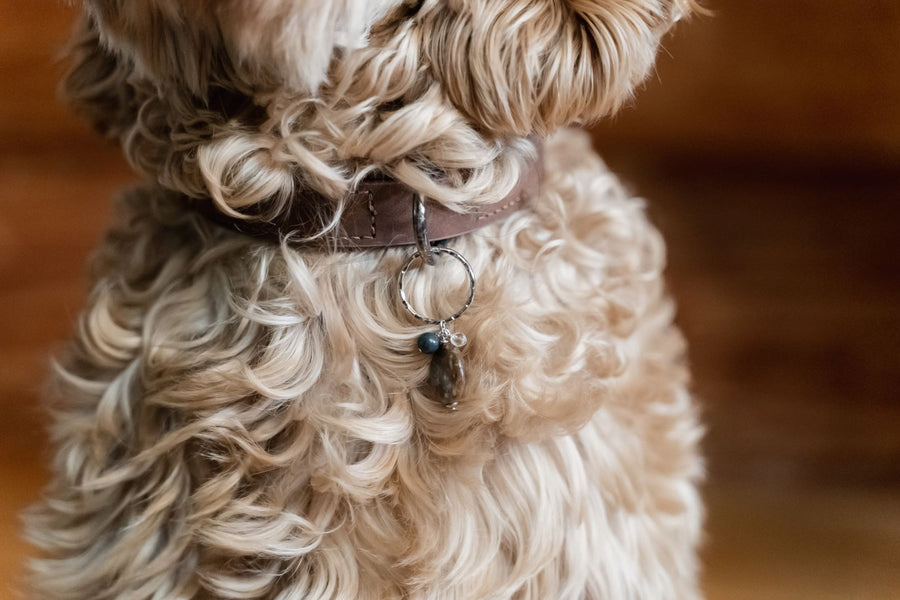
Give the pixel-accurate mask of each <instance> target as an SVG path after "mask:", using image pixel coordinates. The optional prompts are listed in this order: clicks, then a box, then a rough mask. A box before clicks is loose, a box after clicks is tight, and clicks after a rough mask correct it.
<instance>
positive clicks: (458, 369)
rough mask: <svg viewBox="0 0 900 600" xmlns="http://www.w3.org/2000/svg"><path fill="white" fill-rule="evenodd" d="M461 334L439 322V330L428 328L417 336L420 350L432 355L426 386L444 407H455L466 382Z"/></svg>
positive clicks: (462, 336)
mask: <svg viewBox="0 0 900 600" xmlns="http://www.w3.org/2000/svg"><path fill="white" fill-rule="evenodd" d="M466 341H467V340H466V336H465V335H464V334H462V333H451V332H450V330H449V329H447V326H446V325H445V324H444V323H441V330H440V332H439V333H434V332H431V331H429V332H428V333H423V334H422V335H420V336H419V340H418V344H417V345H418V347H419V351H420V352H422V353H424V354H430V355H431V365H430V366H429V367H428V385H429V387H430V388H431V390H430V391H431V392H432V394H433V396H434V398H435V400H437V401H439V402H441V403H442V404H443V405H444V406H445V407H446V408H448V409H450V410H456V408H457V407H458V406H459V399H458V398H459V396H460V393H461V392H462V389H463V386H464V385H465V383H466V372H465V369H464V368H463V362H462V347H463V346H465V344H466Z"/></svg>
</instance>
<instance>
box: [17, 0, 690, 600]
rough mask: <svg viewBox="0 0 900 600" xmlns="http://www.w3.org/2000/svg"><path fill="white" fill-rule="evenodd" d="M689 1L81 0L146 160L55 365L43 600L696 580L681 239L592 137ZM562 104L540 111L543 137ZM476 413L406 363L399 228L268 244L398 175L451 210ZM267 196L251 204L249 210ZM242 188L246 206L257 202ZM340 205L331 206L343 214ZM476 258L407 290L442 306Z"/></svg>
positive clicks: (93, 42)
mask: <svg viewBox="0 0 900 600" xmlns="http://www.w3.org/2000/svg"><path fill="white" fill-rule="evenodd" d="M692 8H694V7H693V5H692V2H691V1H690V0H421V1H415V2H409V1H401V0H329V1H315V0H270V1H268V2H263V1H262V0H217V1H215V2H213V1H208V0H207V1H203V0H190V1H176V0H146V1H142V2H132V1H127V0H90V1H89V2H86V10H85V16H84V18H83V20H82V22H81V24H80V25H79V28H78V31H77V32H76V36H75V39H74V41H73V46H72V48H73V50H72V53H73V57H74V61H73V62H74V64H73V67H72V70H71V72H70V74H69V76H68V78H67V80H66V84H65V85H66V90H67V94H68V96H69V98H70V99H71V101H72V102H73V104H74V105H75V106H76V107H77V108H78V109H79V110H80V111H81V112H82V113H84V114H85V115H87V116H88V118H90V119H91V120H92V121H93V123H94V124H95V125H96V126H97V128H98V129H99V130H101V131H102V132H103V133H104V134H106V135H107V136H109V137H111V138H113V139H115V140H117V141H118V142H119V143H120V144H121V146H122V148H123V150H124V152H125V153H126V155H127V157H128V159H129V160H130V161H131V163H132V164H133V165H134V167H135V168H136V169H137V170H138V171H139V172H140V173H142V174H143V175H144V176H145V178H146V180H147V181H146V182H145V183H144V184H143V185H142V186H140V187H138V188H136V189H133V190H131V191H129V192H127V193H125V194H124V195H123V196H122V198H121V199H120V201H119V221H118V223H117V225H115V226H114V227H113V228H112V229H111V231H110V233H109V234H108V236H107V237H106V239H105V241H104V242H103V244H102V245H101V247H100V249H99V250H98V252H97V255H96V257H95V259H94V281H93V287H92V292H91V294H90V299H89V302H88V305H87V307H86V309H85V310H84V312H83V314H82V315H81V317H80V319H79V322H78V328H77V333H76V336H75V340H74V342H73V343H72V344H71V347H70V351H69V353H68V354H67V356H66V357H65V358H64V359H63V360H61V361H60V363H59V364H58V365H57V367H56V369H55V372H54V377H53V387H52V389H53V398H54V405H53V406H54V411H55V424H54V427H53V439H54V443H55V444H56V447H57V453H56V460H55V463H54V469H53V473H54V476H53V480H52V482H51V484H50V486H49V488H48V491H47V494H46V497H45V499H44V500H43V501H42V502H41V503H40V504H39V505H38V506H36V507H35V508H34V509H33V510H32V511H31V513H30V515H29V533H30V536H31V537H32V539H33V540H34V541H35V543H36V544H37V545H38V546H39V547H40V548H42V549H43V551H44V557H43V558H40V559H37V560H35V561H34V562H33V566H32V581H33V585H32V587H33V591H34V594H35V596H36V597H38V598H48V599H49V598H52V599H73V600H75V599H78V600H86V599H91V600H104V599H112V598H128V599H150V598H153V599H163V598H166V599H189V598H192V599H199V598H242V599H250V598H254V599H255V598H271V599H279V600H288V599H295V598H296V599H299V598H361V599H370V598H371V599H384V598H410V599H413V598H432V599H437V598H446V599H450V598H459V599H476V598H477V599H482V598H496V599H500V598H533V599H549V598H594V599H601V598H603V599H614V600H625V599H630V598H635V599H638V598H641V599H648V598H653V599H668V598H672V599H674V598H678V599H690V598H697V597H698V596H699V592H698V590H697V582H696V571H697V564H696V558H695V546H696V544H697V541H698V537H699V532H700V520H701V512H702V510H701V504H700V501H699V498H698V494H697V491H696V483H697V480H698V479H699V477H700V474H701V470H702V469H701V464H700V460H699V458H698V456H697V452H696V444H697V440H698V437H699V431H700V430H699V427H698V425H697V423H696V418H695V410H694V408H693V404H692V400H691V397H690V395H689V393H688V391H687V386H688V374H687V369H686V367H685V364H684V344H683V342H682V338H681V336H680V334H679V333H678V331H677V330H676V329H675V328H674V327H673V325H672V314H673V307H672V303H671V302H670V300H668V298H667V297H666V295H665V293H664V286H663V282H662V278H661V271H662V269H663V264H664V247H663V244H662V242H661V239H660V237H659V235H658V233H657V232H656V230H655V229H654V228H653V227H652V226H651V225H650V224H649V223H648V222H647V220H646V218H645V216H644V211H643V206H642V203H641V201H640V200H637V199H634V198H631V197H630V196H629V195H628V194H626V193H625V191H624V190H623V188H622V186H621V185H620V184H619V182H618V181H617V180H616V178H615V177H614V176H613V175H611V174H610V173H609V172H608V171H607V170H606V168H605V167H604V165H603V163H602V162H601V161H600V159H599V158H598V157H596V155H594V154H593V152H592V150H591V149H590V145H589V142H588V141H587V139H586V137H585V136H584V135H583V134H579V133H575V132H572V131H562V132H558V133H554V132H556V131H557V130H558V129H559V128H560V127H562V126H565V125H567V124H570V123H573V122H585V121H589V120H593V119H597V118H600V117H602V116H604V115H607V114H609V113H611V112H613V111H614V110H615V109H616V108H617V107H618V106H620V105H621V103H622V102H623V101H625V100H627V99H628V98H629V96H630V94H631V93H632V91H633V89H634V87H635V85H636V84H637V83H638V82H640V81H641V80H642V79H643V78H644V77H645V75H646V74H647V72H648V70H649V69H650V68H651V67H652V63H653V59H654V55H655V53H656V49H657V46H658V43H659V40H660V37H661V36H662V35H663V34H664V33H665V32H666V31H667V30H668V29H669V28H670V27H671V26H672V24H673V23H674V22H675V21H676V20H677V19H678V18H679V17H680V16H682V15H684V14H687V13H688V12H689V11H690V10H691V9H692ZM551 134H553V135H551ZM533 135H539V136H550V137H549V140H548V142H547V146H546V154H545V167H546V171H547V179H546V181H545V184H544V186H543V189H542V190H541V193H540V196H539V197H538V198H537V199H536V200H535V201H534V202H533V204H532V205H531V206H530V207H529V208H528V209H526V210H522V211H520V212H518V213H516V214H515V215H514V216H512V217H510V218H508V219H506V220H504V221H503V222H501V223H497V224H493V225H490V226H488V227H486V228H483V229H481V230H479V231H477V232H475V233H471V234H468V235H466V236H463V237H461V238H459V239H457V240H454V241H453V244H452V245H453V247H454V248H455V249H457V250H459V251H460V252H462V253H463V254H464V255H465V256H467V257H468V258H469V260H470V261H471V263H472V265H473V267H474V269H475V271H476V273H477V274H478V298H477V301H476V303H475V304H474V305H473V306H472V308H471V309H470V310H469V311H468V312H467V313H466V315H465V316H464V317H463V318H462V319H461V320H460V323H459V329H460V330H461V331H465V332H466V333H467V334H468V337H469V339H470V343H469V345H468V346H467V348H466V361H467V364H469V365H470V368H469V372H470V377H469V380H468V382H467V384H466V387H465V391H464V392H465V393H464V398H463V401H462V403H461V404H460V407H459V410H458V411H457V412H454V413H450V412H448V411H446V410H445V409H444V408H443V407H442V406H440V404H438V403H436V402H434V401H433V400H432V399H430V398H428V397H426V396H425V395H424V394H423V393H422V392H421V391H420V390H419V383H420V382H422V381H423V380H424V379H425V378H426V372H427V370H428V366H427V364H428V358H427V357H426V356H423V355H421V354H419V353H418V352H416V351H415V350H414V349H415V343H416V338H417V336H418V335H419V334H421V333H422V332H423V331H426V330H427V328H424V327H423V326H422V325H421V324H420V323H416V322H415V321H413V320H412V318H411V317H410V315H409V314H408V313H407V312H406V311H405V310H404V309H403V307H402V306H401V305H400V303H399V301H398V299H397V282H396V275H397V272H398V270H399V268H400V265H401V264H402V262H403V261H404V259H405V258H406V256H408V253H409V251H408V250H406V249H403V248H389V249H385V250H370V251H358V252H349V253H348V252H328V251H325V250H323V249H302V248H298V247H296V246H292V245H289V244H287V243H282V244H280V245H278V244H267V243H263V242H260V241H258V240H255V239H252V238H250V237H247V236H242V235H240V234H238V233H235V232H233V231H229V230H227V229H224V228H221V227H218V226H216V225H214V224H211V223H210V222H208V221H206V220H205V219H204V218H202V217H201V216H199V215H198V214H197V213H196V212H194V211H192V210H189V209H187V208H186V203H185V201H184V198H185V196H187V197H191V198H198V199H208V200H209V201H211V202H214V203H215V205H216V207H217V208H218V209H219V210H221V211H223V212H225V213H227V214H229V215H231V216H232V217H235V218H244V219H250V218H262V219H265V218H269V217H272V216H274V215H278V214H280V213H282V212H283V211H285V210H286V208H287V206H288V205H289V203H290V202H292V201H297V200H296V198H302V192H303V190H314V191H315V192H316V196H315V197H317V198H321V197H323V196H324V197H326V198H331V199H333V200H332V201H333V203H334V206H332V207H329V210H330V212H329V213H328V214H332V213H333V212H334V210H333V209H334V208H338V209H340V207H341V203H342V198H344V197H345V195H346V193H347V191H349V190H352V189H353V188H354V186H356V185H357V184H358V183H359V182H360V181H361V180H362V179H364V178H365V177H367V176H368V175H371V174H372V173H374V172H378V173H383V174H385V175H388V176H390V177H392V178H394V179H396V180H398V181H400V182H403V183H405V184H407V185H408V186H410V187H412V188H414V189H416V190H419V191H422V192H423V193H426V194H427V195H428V196H429V197H430V198H432V199H433V200H434V201H436V202H440V203H443V204H445V205H447V206H450V207H456V208H459V209H465V208H467V207H472V206H477V205H479V204H484V203H487V202H492V201H496V200H498V199H500V198H502V197H504V195H505V194H507V193H508V192H509V190H510V189H511V188H512V187H513V186H514V185H515V184H516V182H517V181H518V179H519V177H520V174H521V173H522V171H523V169H524V168H526V165H527V161H528V159H529V157H533V156H534V153H535V151H536V150H535V147H534V144H533V142H532V141H530V139H531V138H529V137H528V136H533ZM247 209H252V210H247ZM251 215H252V216H251ZM335 224H336V223H335V222H331V223H329V224H326V227H328V226H334V225H335ZM464 289H465V280H464V279H463V277H462V276H459V277H454V276H453V275H452V274H450V273H448V274H447V276H446V277H442V278H441V280H440V281H436V280H433V279H432V280H429V278H425V277H420V278H418V279H417V285H416V286H415V287H414V289H413V290H411V294H412V295H413V297H414V299H415V300H416V302H417V303H418V304H419V305H420V306H423V307H427V309H428V310H429V311H432V312H433V313H435V314H447V313H449V312H453V307H454V305H455V302H454V300H455V296H456V294H455V292H459V291H461V290H464Z"/></svg>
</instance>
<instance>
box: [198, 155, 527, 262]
mask: <svg viewBox="0 0 900 600" xmlns="http://www.w3.org/2000/svg"><path fill="white" fill-rule="evenodd" d="M542 154H543V153H542V152H541V148H540V145H538V157H537V159H536V160H535V161H533V162H532V163H531V164H528V165H526V168H525V170H524V174H523V175H522V177H521V178H520V179H519V182H518V183H517V184H516V186H515V187H514V188H513V189H512V191H511V192H510V193H509V194H507V195H506V197H505V198H503V199H502V200H500V201H499V202H495V203H492V204H487V205H484V206H480V207H478V209H477V210H475V211H472V212H465V213H459V212H455V211H453V210H450V209H449V208H447V207H445V206H443V205H442V204H438V203H436V202H433V201H429V200H427V199H426V201H425V206H426V211H427V212H426V214H427V227H428V237H429V239H430V240H431V241H432V242H438V241H441V240H446V239H450V238H455V237H458V236H461V235H464V234H466V233H469V232H471V231H475V230H476V229H480V228H481V227H484V226H486V225H490V224H491V223H495V222H497V221H499V220H501V219H503V218H505V217H507V216H509V215H511V214H513V213H514V212H516V211H518V210H519V209H520V208H522V207H523V206H525V205H526V204H527V203H529V202H530V201H531V200H532V199H533V198H534V197H535V196H537V194H538V192H539V190H540V187H541V184H542V182H543V177H544V168H543V156H542ZM301 194H303V197H302V198H297V199H296V201H295V202H292V203H291V209H290V210H289V212H288V214H286V215H285V216H284V217H282V218H279V219H278V220H274V221H263V220H241V219H234V218H231V217H229V216H228V215H226V214H224V213H222V212H221V211H219V210H218V209H216V208H215V206H214V205H213V203H212V202H210V201H208V200H204V201H195V202H194V203H193V204H194V207H195V208H196V209H197V210H198V211H199V212H200V213H202V214H203V215H204V216H205V217H206V218H208V219H209V220H211V221H213V222H215V223H217V224H219V225H221V226H223V227H227V228H228V229H232V230H234V231H238V232H240V233H243V234H246V235H250V236H253V237H257V238H260V239H263V240H266V241H270V242H274V243H279V242H280V241H281V240H282V239H283V238H285V237H288V239H289V240H292V239H293V240H298V241H299V240H309V238H310V237H312V236H313V235H315V234H316V233H317V232H319V231H321V229H322V226H323V225H322V219H321V217H318V218H317V217H316V216H315V215H314V214H311V207H312V208H314V209H318V208H320V207H321V206H323V205H324V204H326V203H327V202H326V201H325V200H324V199H322V198H317V197H316V195H315V194H312V193H309V192H301ZM415 195H416V192H415V190H413V189H412V188H410V187H408V186H406V185H404V184H402V183H399V182H397V181H394V180H366V181H363V182H362V183H360V184H359V186H358V187H357V189H356V190H355V191H354V192H351V193H350V194H349V197H348V199H347V204H346V208H345V210H344V212H343V214H342V215H341V220H340V225H339V227H338V229H337V231H336V232H335V233H334V234H331V235H328V236H326V237H324V238H321V239H319V240H317V241H315V242H309V241H302V242H299V245H303V246H309V245H321V246H323V247H328V248H334V249H337V250H355V249H367V248H385V247H390V246H408V245H411V244H414V243H415V239H416V238H415V232H414V230H413V220H412V206H413V201H414V200H415V198H416V196H415Z"/></svg>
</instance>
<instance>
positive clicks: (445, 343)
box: [399, 195, 475, 410]
mask: <svg viewBox="0 0 900 600" xmlns="http://www.w3.org/2000/svg"><path fill="white" fill-rule="evenodd" d="M425 217H426V215H425V204H424V202H422V198H421V196H418V195H417V196H416V199H415V201H414V202H413V228H414V230H415V233H416V251H415V252H414V253H413V254H412V255H411V256H410V257H409V258H408V259H407V261H406V263H405V264H404V265H403V268H402V269H400V277H399V289H400V301H401V302H402V303H403V306H404V308H406V310H408V311H409V312H410V313H411V314H412V315H413V316H414V317H415V318H416V319H418V320H420V321H424V322H426V323H430V324H432V325H437V326H438V330H437V331H429V332H426V333H423V334H422V335H420V336H419V338H418V340H417V346H418V348H419V351H420V352H422V353H424V354H429V355H431V365H430V366H429V369H428V387H429V388H430V391H431V393H432V395H433V397H434V399H435V400H437V401H439V402H441V403H442V404H443V405H444V406H445V407H447V408H448V409H450V410H456V408H457V407H458V406H459V397H460V394H461V392H462V389H463V386H464V384H465V369H464V367H463V360H462V349H463V347H464V346H465V345H466V341H467V340H466V336H465V334H462V333H454V332H452V331H450V328H449V327H448V324H449V323H451V322H453V321H455V320H456V319H458V318H459V317H460V316H462V314H463V313H464V312H466V310H467V309H468V308H469V307H470V306H471V305H472V302H473V301H474V300H475V273H474V272H473V270H472V265H470V264H469V261H468V260H466V258H465V257H464V256H463V255H462V254H460V253H459V252H457V251H456V250H453V249H451V248H444V247H432V246H431V244H430V243H429V241H428V227H427V224H426V218H425ZM440 255H447V256H450V257H452V258H455V259H456V260H458V261H459V262H460V263H462V265H463V267H464V268H465V270H466V275H467V276H468V281H469V297H468V299H467V300H466V303H465V305H463V307H462V308H460V309H459V310H458V311H456V313H454V314H453V315H450V316H449V317H445V318H442V319H435V318H432V317H429V316H427V315H424V314H422V313H420V312H418V311H417V310H416V309H415V308H413V307H412V305H411V304H410V303H409V300H408V298H407V297H406V290H405V289H404V283H405V280H406V274H407V273H408V272H409V270H410V268H411V267H412V265H413V263H415V262H417V261H421V262H422V263H423V264H424V265H428V266H433V265H435V264H436V260H435V256H440Z"/></svg>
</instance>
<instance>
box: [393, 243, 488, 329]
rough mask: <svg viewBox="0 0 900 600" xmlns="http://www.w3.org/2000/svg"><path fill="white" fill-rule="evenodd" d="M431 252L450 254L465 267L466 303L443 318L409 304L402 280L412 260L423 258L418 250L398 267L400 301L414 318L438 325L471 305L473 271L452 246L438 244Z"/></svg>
mask: <svg viewBox="0 0 900 600" xmlns="http://www.w3.org/2000/svg"><path fill="white" fill-rule="evenodd" d="M431 252H432V253H433V254H449V255H450V256H452V257H453V258H455V259H456V260H458V261H459V262H461V263H462V265H463V267H465V268H466V275H468V277H469V299H468V300H466V304H465V305H464V306H463V307H462V308H461V309H459V310H458V311H457V312H456V313H455V314H454V315H453V316H450V317H445V318H443V319H434V318H432V317H429V316H427V315H423V314H422V313H420V312H418V311H417V310H416V309H415V308H413V307H412V305H410V303H409V300H408V299H407V298H406V290H405V289H403V281H404V278H405V277H406V272H407V271H409V267H410V266H412V264H413V262H414V261H415V260H416V259H417V258H421V259H423V260H424V258H425V257H424V255H423V254H422V253H421V252H420V251H417V252H415V253H413V255H412V256H410V257H409V259H408V260H407V261H406V264H404V265H403V268H402V269H400V301H401V302H403V306H404V308H406V310H408V311H409V312H410V313H412V316H414V317H415V318H417V319H419V320H420V321H425V322H426V323H431V324H433V325H440V324H443V323H449V322H450V321H455V320H456V319H458V318H459V317H461V316H462V314H463V313H464V312H466V310H467V309H468V308H469V307H470V306H472V302H474V301H475V272H474V271H472V265H470V264H469V261H467V260H466V258H465V257H464V256H463V255H462V254H460V253H459V252H457V251H456V250H454V249H452V248H443V247H440V246H438V247H435V248H432V249H431Z"/></svg>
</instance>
